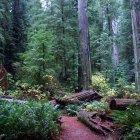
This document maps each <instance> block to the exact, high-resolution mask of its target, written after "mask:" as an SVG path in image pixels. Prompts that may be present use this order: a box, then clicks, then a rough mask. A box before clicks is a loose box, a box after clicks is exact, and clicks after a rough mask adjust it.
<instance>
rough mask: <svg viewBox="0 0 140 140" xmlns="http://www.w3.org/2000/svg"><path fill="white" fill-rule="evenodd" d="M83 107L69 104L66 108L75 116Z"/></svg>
mask: <svg viewBox="0 0 140 140" xmlns="http://www.w3.org/2000/svg"><path fill="white" fill-rule="evenodd" d="M81 109H82V106H78V105H68V106H66V107H65V110H66V112H67V114H68V115H69V116H75V115H77V114H76V113H77V112H79V111H80V110H81Z"/></svg>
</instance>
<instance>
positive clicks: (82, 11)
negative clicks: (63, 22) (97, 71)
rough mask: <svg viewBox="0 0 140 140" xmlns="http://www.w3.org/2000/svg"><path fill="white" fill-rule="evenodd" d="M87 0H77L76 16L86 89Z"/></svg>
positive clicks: (88, 78)
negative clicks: (77, 18)
mask: <svg viewBox="0 0 140 140" xmlns="http://www.w3.org/2000/svg"><path fill="white" fill-rule="evenodd" d="M87 4H88V0H78V16H79V28H80V55H81V66H82V76H83V78H82V79H83V81H82V83H83V88H84V89H88V88H89V87H90V85H91V63H90V40H89V23H88V16H87Z"/></svg>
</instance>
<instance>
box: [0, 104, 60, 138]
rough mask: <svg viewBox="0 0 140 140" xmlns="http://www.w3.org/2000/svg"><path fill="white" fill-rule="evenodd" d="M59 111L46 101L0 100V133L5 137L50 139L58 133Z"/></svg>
mask: <svg viewBox="0 0 140 140" xmlns="http://www.w3.org/2000/svg"><path fill="white" fill-rule="evenodd" d="M58 117H59V112H58V111H57V110H56V107H54V106H52V105H50V104H48V103H46V104H45V103H44V104H42V103H37V102H32V103H27V104H18V103H10V102H5V101H0V134H1V135H3V136H5V139H7V140H9V139H24V138H25V139H29V140H30V139H34V138H35V139H51V138H52V136H54V135H57V134H58V132H59V131H58V125H57V123H56V120H57V118H58Z"/></svg>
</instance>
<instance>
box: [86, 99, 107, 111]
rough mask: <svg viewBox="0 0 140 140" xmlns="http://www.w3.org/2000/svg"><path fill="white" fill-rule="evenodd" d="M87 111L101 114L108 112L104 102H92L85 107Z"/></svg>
mask: <svg viewBox="0 0 140 140" xmlns="http://www.w3.org/2000/svg"><path fill="white" fill-rule="evenodd" d="M86 110H87V111H97V112H103V111H107V110H109V106H108V103H106V102H98V101H94V102H92V103H90V104H89V105H87V106H86Z"/></svg>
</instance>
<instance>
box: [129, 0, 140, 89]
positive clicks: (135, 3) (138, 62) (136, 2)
mask: <svg viewBox="0 0 140 140" xmlns="http://www.w3.org/2000/svg"><path fill="white" fill-rule="evenodd" d="M131 6H132V10H131V19H132V30H133V47H134V58H135V83H136V87H137V89H138V90H140V0H131Z"/></svg>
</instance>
